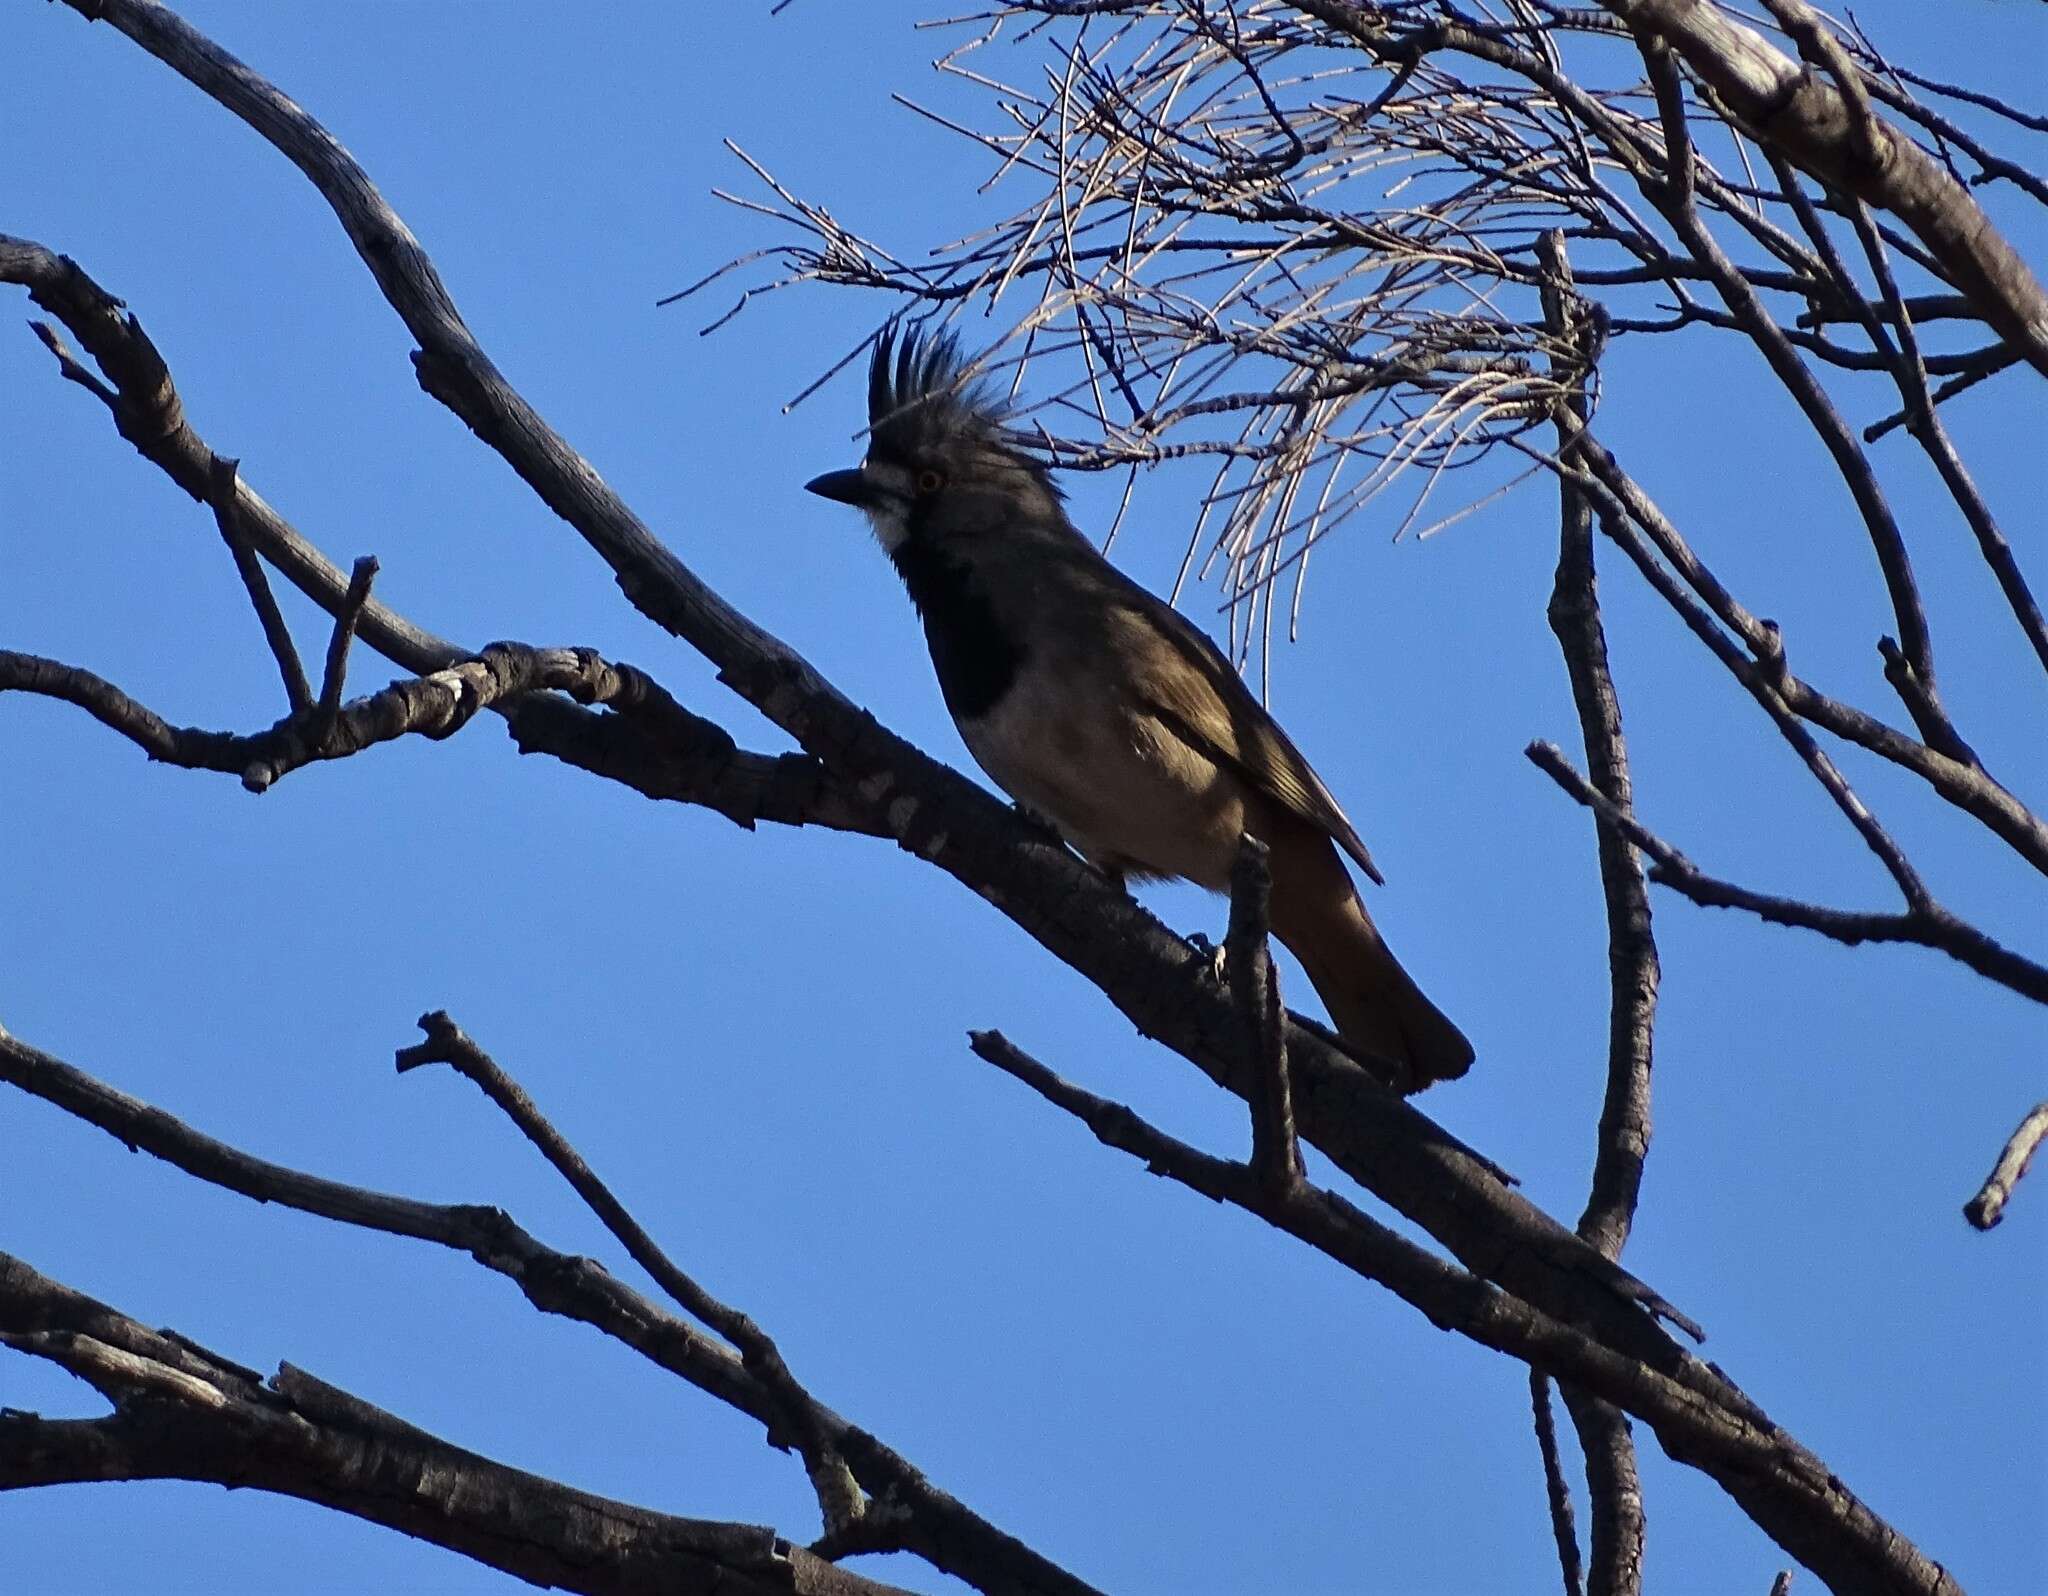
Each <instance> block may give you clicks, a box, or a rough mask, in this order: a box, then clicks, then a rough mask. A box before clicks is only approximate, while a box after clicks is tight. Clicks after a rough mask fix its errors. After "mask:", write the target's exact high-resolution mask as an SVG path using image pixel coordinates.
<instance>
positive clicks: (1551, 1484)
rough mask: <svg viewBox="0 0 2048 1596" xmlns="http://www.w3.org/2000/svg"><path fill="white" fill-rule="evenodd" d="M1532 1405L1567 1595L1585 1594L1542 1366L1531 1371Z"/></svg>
mask: <svg viewBox="0 0 2048 1596" xmlns="http://www.w3.org/2000/svg"><path fill="white" fill-rule="evenodd" d="M1529 1405H1530V1408H1531V1410H1532V1411H1533V1413H1534V1415H1535V1419H1536V1450H1537V1452H1538V1453H1539V1454H1540V1455H1541V1457H1542V1459H1543V1494H1544V1496H1545V1497H1546V1498H1547V1499H1548V1501H1549V1503H1550V1533H1551V1538H1552V1539H1553V1540H1555V1541H1556V1542H1557V1566H1558V1571H1559V1572H1560V1573H1561V1574H1562V1575H1563V1577H1564V1596H1584V1592H1585V1588H1586V1575H1585V1570H1584V1569H1583V1568H1582V1567H1581V1566H1580V1563H1579V1535H1578V1528H1577V1526H1576V1525H1575V1524H1574V1523H1573V1522H1572V1493H1571V1487H1570V1486H1568V1485H1567V1484H1566V1483H1565V1478H1564V1465H1563V1463H1562V1462H1561V1461H1560V1460H1559V1458H1558V1455H1557V1420H1556V1419H1555V1417H1554V1416H1553V1415H1552V1413H1551V1411H1550V1376H1548V1375H1547V1374H1545V1373H1544V1372H1543V1371H1542V1370H1541V1369H1531V1370H1530V1371H1529Z"/></svg>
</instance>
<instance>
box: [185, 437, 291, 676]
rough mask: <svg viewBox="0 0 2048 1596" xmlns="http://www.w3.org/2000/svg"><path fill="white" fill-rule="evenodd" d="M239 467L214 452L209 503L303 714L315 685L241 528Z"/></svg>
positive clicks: (232, 461)
mask: <svg viewBox="0 0 2048 1596" xmlns="http://www.w3.org/2000/svg"><path fill="white" fill-rule="evenodd" d="M240 467H241V462H240V461H238V460H225V459H222V458H221V457H220V456H219V455H215V456H214V458H213V461H212V470H211V471H210V472H209V473H208V482H207V503H208V504H209V505H211V506H212V508H213V516H214V520H215V521H216V522H218V523H219V526H220V535H221V541H222V542H224V543H225V544H227V546H228V552H229V553H230V554H231V555H233V556H234V561H235V571H236V573H237V574H238V575H239V576H240V577H241V578H242V586H243V587H244V588H246V589H247V590H248V593H249V603H250V604H251V605H252V606H253V607H254V609H255V611H256V618H257V620H258V621H260V622H261V623H262V625H263V640H264V641H265V642H266V643H268V644H269V645H270V653H271V656H272V658H274V659H275V660H276V661H277V669H278V674H279V675H280V676H282V677H283V678H284V696H285V703H286V704H287V705H288V706H289V711H290V713H291V714H293V715H303V714H305V713H306V712H307V711H308V710H310V709H311V708H312V707H313V689H312V688H311V687H309V686H307V684H306V667H305V666H304V665H302V664H301V663H300V662H299V650H298V646H297V645H296V644H294V643H293V642H292V634H291V629H290V628H289V627H287V626H286V625H285V624H284V613H283V611H281V610H279V609H278V607H277V595H276V594H274V593H272V592H271V591H270V579H269V578H268V577H266V576H265V575H264V574H263V567H262V565H261V564H260V563H258V561H257V559H256V551H255V550H254V549H252V548H250V546H249V539H248V536H247V535H246V534H245V533H244V532H243V530H242V525H241V510H240V506H239V502H238V501H239V497H240V493H241V485H240V482H239V480H238V479H239V476H240Z"/></svg>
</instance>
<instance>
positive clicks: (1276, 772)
mask: <svg viewBox="0 0 2048 1596" xmlns="http://www.w3.org/2000/svg"><path fill="white" fill-rule="evenodd" d="M1126 596H1127V600H1128V602H1129V603H1130V606H1131V608H1132V610H1134V611H1135V612H1136V614H1135V615H1134V616H1133V619H1134V620H1135V621H1136V622H1137V623H1138V624H1140V625H1143V624H1146V623H1148V622H1149V623H1150V624H1151V625H1152V626H1154V627H1156V628H1157V629H1158V630H1160V631H1162V632H1164V633H1165V634H1166V635H1167V637H1169V638H1170V639H1172V641H1173V642H1174V644H1175V645H1176V646H1177V647H1178V648H1179V650H1180V654H1181V657H1182V659H1183V660H1185V661H1186V662H1187V663H1188V664H1190V665H1192V666H1194V667H1195V668H1194V669H1193V670H1192V671H1179V670H1142V669H1141V671H1140V673H1139V675H1138V679H1137V682H1136V687H1137V690H1138V694H1139V696H1140V697H1141V698H1142V699H1143V700H1144V701H1145V703H1146V706H1147V707H1148V708H1149V709H1151V710H1152V712H1153V713H1154V714H1156V715H1157V716H1158V717H1159V718H1160V720H1161V721H1163V722H1164V723H1165V724H1166V725H1167V726H1169V727H1171V728H1172V730H1173V732H1174V734H1175V735H1176V736H1178V737H1181V738H1182V739H1184V740H1185V741H1186V742H1187V743H1189V744H1190V745H1191V746H1192V747H1195V748H1199V749H1200V750H1201V751H1202V752H1203V753H1205V754H1207V755H1208V756H1209V757H1210V758H1211V759H1214V760H1216V761H1217V762H1218V763H1219V764H1222V765H1227V766H1228V767H1230V768H1231V769H1233V770H1235V771H1237V773H1238V774H1239V775H1241V776H1243V777H1244V778H1245V780H1247V781H1248V782H1250V783H1251V784H1252V785H1253V786H1254V787H1255V788H1257V789H1258V790H1259V791H1260V792H1262V793H1264V794H1265V795H1266V796H1267V797H1269V798H1272V799H1273V800H1275V801H1276V802H1278V803H1279V804H1280V805H1282V806H1283V807H1284V808H1286V809H1287V810H1288V811H1290V812H1291V813H1293V814H1296V815H1299V816H1300V817H1301V818H1302V819H1303V820H1306V821H1308V822H1309V823H1310V824H1312V825H1316V826H1320V827H1322V829H1323V830H1325V831H1327V832H1328V833H1329V834H1330V836H1331V837H1332V838H1333V839H1334V840H1335V841H1336V843H1337V846H1338V847H1340V848H1342V849H1343V850H1344V851H1345V852H1346V853H1348V854H1349V855H1351V857H1352V858H1353V859H1355V860H1356V861H1357V862H1358V868H1359V869H1361V870H1363V871H1364V872H1365V873H1366V874H1367V875H1368V876H1370V877H1371V878H1372V879H1373V880H1374V881H1380V880H1381V879H1382V878H1381V876H1380V873H1379V871H1378V869H1377V868H1375V867H1374V865H1373V862H1372V855H1371V854H1369V853H1367V852H1366V851H1365V844H1364V843H1363V842H1361V841H1360V840H1359V836H1358V833H1357V831H1356V830H1355V829H1353V827H1352V824H1351V822H1350V820H1349V819H1347V818H1346V817H1345V814H1344V811H1343V810H1342V809H1340V808H1338V806H1337V800H1336V799H1335V798H1334V797H1332V796H1331V794H1330V789H1329V788H1328V787H1326V786H1324V785H1323V780H1322V778H1321V777H1320V776H1318V775H1317V774H1316V773H1315V771H1314V770H1312V769H1310V768H1309V762H1308V761H1307V760H1306V759H1304V758H1303V757H1302V754H1301V750H1300V749H1298V748H1296V747H1295V746H1294V744H1293V742H1292V741H1290V740H1289V738H1288V736H1287V733H1285V732H1284V731H1282V730H1281V729H1280V724H1279V722H1277V721H1276V720H1274V719H1273V717H1272V716H1271V715H1269V714H1267V713H1266V710H1265V706H1264V705H1262V704H1261V703H1260V702H1259V701H1258V700H1257V699H1256V698H1254V697H1253V696H1252V692H1251V689H1250V688H1248V687H1246V686H1245V684H1244V680H1243V678H1242V677H1240V676H1239V675H1238V674H1237V672H1236V671H1234V670H1232V669H1231V667H1230V662H1229V661H1228V660H1227V659H1225V658H1224V657H1223V654H1222V651H1221V650H1219V649H1218V648H1217V647H1216V645H1215V644H1214V643H1212V642H1211V641H1210V640H1209V638H1208V637H1207V636H1206V635H1205V634H1204V633H1203V632H1202V630H1201V629H1200V628H1199V627H1197V626H1196V625H1195V624H1194V623H1193V622H1191V621H1189V620H1188V619H1187V618H1186V617H1185V616H1184V615H1182V614H1181V613H1180V612H1179V611H1178V610H1176V609H1174V608H1173V607H1172V606H1170V605H1168V604H1165V603H1162V602H1161V601H1160V600H1159V599H1156V598H1154V597H1153V596H1152V595H1151V594H1150V593H1147V592H1146V591H1145V590H1144V589H1143V588H1140V587H1137V586H1136V585H1135V584H1132V585H1131V586H1130V587H1129V589H1128V590H1127V595H1126ZM1132 656H1133V657H1134V658H1137V659H1139V660H1142V659H1143V658H1144V652H1143V651H1142V650H1133V651H1132Z"/></svg>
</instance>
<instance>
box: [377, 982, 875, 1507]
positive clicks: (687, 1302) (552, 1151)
mask: <svg viewBox="0 0 2048 1596" xmlns="http://www.w3.org/2000/svg"><path fill="white" fill-rule="evenodd" d="M419 1024H420V1029H421V1030H422V1031H424V1032H426V1037H427V1039H426V1040H425V1041H424V1042H417V1043H414V1044H413V1045H412V1046H411V1047H402V1048H400V1049H399V1050H398V1055H397V1063H398V1069H399V1072H400V1073H401V1074H403V1073H404V1072H405V1071H407V1070H412V1069H417V1068H419V1067H420V1066H421V1065H423V1064H446V1065H448V1066H449V1067H450V1068H452V1069H453V1070H454V1071H455V1072H456V1073H457V1074H458V1075H461V1076H463V1077H464V1078H465V1079H467V1080H469V1081H472V1082H474V1083H475V1085H476V1086H477V1087H478V1088H479V1089H480V1090H481V1091H482V1092H483V1094H484V1096H486V1097H488V1098H489V1099H490V1100H491V1101H492V1102H493V1103H495V1104H496V1105H497V1106H498V1108H499V1109H500V1110H502V1111H503V1113H504V1114H505V1117H506V1118H508V1119H510V1120H511V1121H512V1123H513V1124H514V1125H515V1126H517V1127H518V1129H519V1133H520V1134H521V1135H522V1136H524V1137H525V1138H526V1139H527V1140H528V1141H530V1142H532V1143H533V1145H534V1146H535V1147H537V1148H538V1149H539V1150H540V1153H541V1156H542V1157H543V1158H545V1159H546V1160H547V1161H548V1162H549V1163H550V1164H552V1165H553V1166H554V1167H555V1170H556V1172H557V1173H558V1174H560V1175H561V1177H562V1178H563V1179H564V1180H566V1181H567V1182H568V1183H569V1186H570V1188H571V1189H572V1190H573V1191H574V1192H575V1193H576V1195H577V1196H578V1197H580V1198H582V1199H583V1202H584V1205H585V1206H586V1207H588V1208H589V1209H590V1211H591V1212H592V1213H594V1214H595V1215H597V1217H598V1219H599V1220H600V1221H601V1222H602V1223H603V1225H604V1227H605V1229H607V1230H609V1231H610V1232H611V1233H612V1235H613V1236H615V1237H616V1238H617V1239H618V1241H619V1244H620V1245H621V1246H623V1247H624V1248H625V1249H626V1251H627V1253H628V1254H630V1255H631V1257H632V1259H633V1261H634V1262H635V1263H637V1264H638V1265H640V1267H641V1268H642V1269H645V1270H646V1271H647V1273H648V1274H649V1275H651V1276H652V1277H653V1278H654V1280H655V1282H656V1283H657V1284H658V1285H660V1287H661V1289H662V1290H664V1291H666V1292H667V1293H668V1294H669V1296H670V1297H672V1298H674V1299H675V1301H676V1303H677V1304H678V1305H679V1306H680V1307H681V1308H682V1309H683V1310H684V1312H686V1313H688V1314H689V1315H690V1316H691V1317H692V1318H694V1319H696V1320H698V1321H699V1322H701V1323H703V1324H705V1325H708V1326H709V1327H710V1328H711V1329H712V1330H714V1331H716V1332H717V1333H718V1334H719V1335H721V1336H723V1337H724V1338H725V1339H726V1340H727V1341H728V1342H730V1343H731V1344H732V1346H734V1347H735V1348H737V1349H738V1351H739V1354H740V1359H741V1362H742V1363H743V1364H744V1365H745V1366H746V1370H747V1372H748V1373H749V1374H751V1375H753V1377H754V1378H755V1379H757V1380H759V1381H760V1382H761V1384H762V1385H763V1386H765V1387H766V1388H767V1389H768V1391H769V1392H770V1393H771V1394H772V1395H773V1397H774V1399H775V1403H776V1407H777V1408H778V1409H779V1411H780V1419H781V1422H780V1423H779V1424H776V1425H774V1426H771V1427H770V1430H769V1434H768V1439H769V1440H770V1441H771V1442H773V1443H774V1444H776V1445H778V1446H781V1445H794V1446H795V1447H796V1448H797V1451H798V1453H799V1454H800V1455H801V1456H802V1458H803V1460H804V1468H805V1471H806V1472H807V1473H808V1474H809V1475H810V1477H811V1485H812V1488H813V1489H814V1490H815V1491H816V1492H817V1497H818V1509H819V1512H820V1514H821V1515H822V1516H823V1518H824V1521H825V1534H826V1535H827V1536H837V1535H841V1534H844V1533H845V1532H846V1531H848V1530H849V1529H851V1527H852V1526H853V1525H854V1524H856V1523H857V1522H858V1521H859V1519H860V1518H861V1515H862V1513H863V1512H864V1511H865V1508H866V1502H865V1499H864V1497H863V1496H862V1493H861V1489H860V1486H859V1485H858V1484H856V1483H855V1481H854V1478H853V1474H852V1472H851V1471H850V1470H849V1469H848V1468H847V1466H846V1460H845V1459H844V1458H842V1457H841V1456H840V1455H839V1453H838V1450H837V1448H836V1447H835V1446H834V1445H833V1443H832V1440H831V1437H830V1435H829V1433H828V1431H829V1428H830V1427H829V1424H828V1423H827V1420H826V1417H825V1413H824V1410H823V1409H822V1408H821V1407H820V1406H819V1404H818V1402H817V1399H816V1398H814V1397H813V1396H812V1395H811V1394H810V1392H809V1391H807V1390H805V1389H804V1387H803V1385H802V1384H801V1383H800V1382H799V1381H798V1380H797V1378H796V1376H795V1375H794V1374H792V1373H791V1372H790V1369H789V1365H788V1364H787V1363H786V1362H784V1360H783V1356H782V1352H781V1349H780V1348H778V1347H777V1346H776V1345H775V1342H774V1339H773V1338H772V1337H771V1336H769V1334H768V1333H767V1332H766V1331H765V1330H763V1329H762V1328H761V1327H760V1326H759V1325H757V1324H756V1323H755V1322H754V1321H753V1320H752V1319H751V1318H749V1317H748V1316H747V1315H746V1314H744V1313H742V1312H740V1311H739V1310H738V1309H737V1308H733V1307H730V1306H728V1305H727V1304H725V1303H723V1302H720V1301H719V1300H718V1299H717V1298H716V1297H714V1296H712V1295H711V1293H710V1292H708V1291H706V1290H705V1289H704V1288H703V1287H702V1286H700V1285H698V1284H697V1282H696V1281H694V1280H692V1279H691V1278H690V1277H689V1276H688V1275H687V1274H685V1273H684V1272H683V1271H682V1270H681V1269H679V1268H677V1267H676V1265H675V1263H674V1262H673V1260H671V1259H670V1258H669V1256H668V1254H667V1253H665V1252H664V1251H662V1249H661V1247H660V1246H659V1245H658V1244H657V1243H656V1242H655V1240H654V1238H653V1237H652V1236H650V1235H649V1234H648V1233H647V1231H646V1229H645V1227H643V1226H642V1225H641V1224H640V1222H639V1221H638V1220H636V1219H635V1218H634V1217H633V1216H632V1214H631V1213H630V1212H628V1211H627V1208H626V1205H625V1204H624V1203H622V1202H620V1201H619V1199H618V1198H617V1197H616V1196H614V1195H613V1193H612V1190H611V1188H610V1187H609V1186H607V1185H606V1184H605V1183H604V1182H603V1181H602V1180H601V1179H599V1178H598V1176H597V1174H596V1172H595V1171H593V1170H592V1169H591V1167H590V1166H589V1164H588V1163H586V1162H585V1161H584V1158H583V1155H582V1154H581V1153H579V1152H577V1151H576V1149H575V1148H574V1147H573V1146H571V1145H570V1144H569V1141H568V1139H567V1138H566V1137H564V1136H563V1135H562V1133H561V1132H560V1131H558V1130H556V1129H555V1127H554V1126H553V1125H552V1124H550V1123H549V1122H548V1119H547V1117H546V1116H545V1115H543V1114H542V1113H541V1111H540V1109H539V1108H538V1107H536V1106H535V1104H534V1101H533V1099H532V1098H531V1097H529V1096H528V1095H527V1093H526V1090H525V1088H523V1087H522V1086H520V1084H519V1083H518V1082H517V1081H515V1080H513V1079H512V1077H511V1076H510V1075H508V1074H506V1073H505V1071H504V1069H503V1068H502V1067H501V1066H500V1065H499V1064H498V1062H497V1061H496V1060H495V1059H493V1058H492V1057H491V1056H490V1055H489V1054H488V1053H486V1052H485V1051H484V1050H483V1049H482V1048H481V1047H479V1046H477V1044H476V1043H475V1042H474V1041H472V1040H471V1039H470V1037H469V1036H468V1034H467V1033H465V1032H464V1031H463V1029H462V1027H461V1026H459V1025H457V1024H456V1023H455V1021H454V1020H452V1019H450V1018H449V1017H448V1015H447V1014H446V1013H445V1012H444V1011H442V1010H439V1009H436V1010H435V1011H434V1012H433V1013H431V1014H423V1015H421V1016H420V1022H419Z"/></svg>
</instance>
